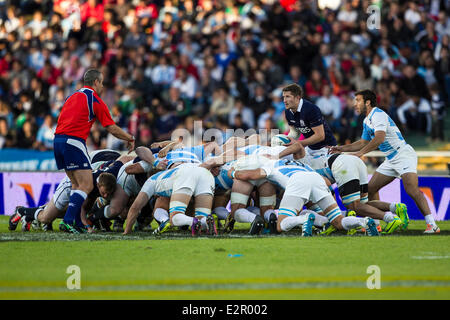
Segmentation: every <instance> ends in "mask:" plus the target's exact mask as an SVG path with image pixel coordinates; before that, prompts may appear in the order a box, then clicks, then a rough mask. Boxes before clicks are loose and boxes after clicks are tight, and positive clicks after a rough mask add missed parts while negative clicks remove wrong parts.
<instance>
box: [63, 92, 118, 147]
mask: <svg viewBox="0 0 450 320" xmlns="http://www.w3.org/2000/svg"><path fill="white" fill-rule="evenodd" d="M96 119H98V121H100V123H101V125H102V126H104V127H107V126H110V125H113V124H115V122H114V120H113V119H112V117H111V114H110V112H109V109H108V107H107V106H106V104H105V103H104V102H103V100H102V99H101V98H100V97H99V96H98V95H97V93H96V92H95V90H94V89H92V88H91V87H87V86H85V87H83V88H81V89H80V90H78V91H77V92H75V93H74V94H72V95H71V96H69V97H68V98H67V99H66V101H65V103H64V105H63V107H62V109H61V113H60V115H59V117H58V124H57V126H56V130H55V134H58V135H68V136H73V137H77V138H80V139H83V140H85V141H86V139H87V137H88V136H89V132H90V131H91V127H92V125H93V124H94V122H95V120H96Z"/></svg>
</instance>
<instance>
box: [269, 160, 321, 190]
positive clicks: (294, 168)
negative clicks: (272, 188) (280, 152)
mask: <svg viewBox="0 0 450 320" xmlns="http://www.w3.org/2000/svg"><path fill="white" fill-rule="evenodd" d="M261 169H262V170H264V171H265V172H266V175H267V177H266V178H267V180H269V181H270V182H271V183H273V184H275V185H277V186H278V187H280V188H283V189H285V188H286V185H287V183H288V181H289V178H290V177H292V175H293V174H295V173H298V172H315V171H314V170H313V169H312V168H311V167H310V166H308V165H307V164H304V163H302V162H300V161H295V160H288V159H281V160H270V161H268V162H267V163H266V164H265V165H263V166H262V167H261Z"/></svg>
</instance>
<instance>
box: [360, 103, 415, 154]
mask: <svg viewBox="0 0 450 320" xmlns="http://www.w3.org/2000/svg"><path fill="white" fill-rule="evenodd" d="M376 131H384V132H385V133H386V137H385V139H384V141H383V142H382V143H381V144H380V145H379V146H378V148H379V149H380V151H382V152H383V153H384V154H385V156H386V158H387V159H388V160H390V159H392V158H394V157H395V156H396V155H397V153H398V149H400V148H401V147H403V146H404V145H406V141H405V139H404V138H403V136H402V134H401V132H400V130H399V129H398V127H397V125H396V124H395V122H394V121H393V120H392V119H391V118H390V117H389V116H388V115H387V113H386V112H384V111H383V110H381V109H380V108H376V107H375V108H373V109H372V111H370V113H369V114H368V115H367V117H365V118H364V122H363V133H362V136H361V138H362V139H364V140H367V141H370V140H372V139H373V138H374V137H375V132H376Z"/></svg>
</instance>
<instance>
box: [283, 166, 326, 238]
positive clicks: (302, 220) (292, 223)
mask: <svg viewBox="0 0 450 320" xmlns="http://www.w3.org/2000/svg"><path fill="white" fill-rule="evenodd" d="M309 176H310V175H309V173H306V172H299V173H296V174H294V175H292V176H291V177H290V178H289V181H288V183H287V185H286V189H285V190H284V194H283V198H282V199H281V202H280V207H279V209H278V224H277V230H278V232H286V231H289V230H291V229H292V228H295V227H297V226H300V225H301V226H302V236H312V227H313V225H314V220H315V215H314V214H313V213H309V214H306V215H299V212H300V211H301V210H302V209H303V206H304V205H305V203H307V202H308V201H309V198H310V196H311V186H312V184H311V181H312V180H311V179H309ZM313 178H315V179H317V178H319V179H320V180H322V181H323V179H322V178H321V176H320V175H319V174H316V175H315V176H314V177H313ZM323 183H324V184H325V182H323Z"/></svg>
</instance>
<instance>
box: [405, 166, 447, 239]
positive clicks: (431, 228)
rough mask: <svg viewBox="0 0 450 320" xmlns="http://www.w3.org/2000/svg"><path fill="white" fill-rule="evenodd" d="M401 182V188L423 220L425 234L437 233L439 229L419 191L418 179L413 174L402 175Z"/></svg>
mask: <svg viewBox="0 0 450 320" xmlns="http://www.w3.org/2000/svg"><path fill="white" fill-rule="evenodd" d="M401 178H402V181H403V187H404V188H405V191H406V193H407V194H408V195H409V196H410V197H411V198H412V199H413V200H414V202H415V203H416V205H417V207H418V208H419V210H420V212H421V213H422V215H423V216H424V218H425V222H426V224H427V229H426V230H425V233H439V232H440V229H439V227H438V226H437V224H436V221H435V220H434V217H433V214H432V213H431V210H430V207H429V205H428V202H427V200H426V199H425V196H424V195H423V193H422V191H420V189H419V177H418V176H417V174H416V173H414V172H408V173H404V174H402V176H401Z"/></svg>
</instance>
